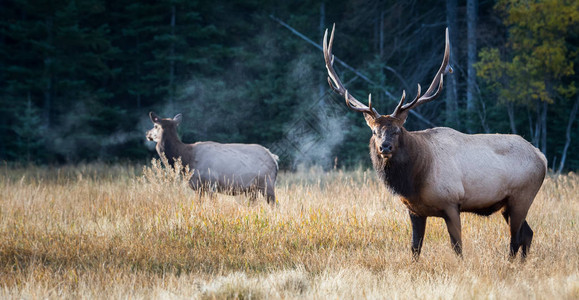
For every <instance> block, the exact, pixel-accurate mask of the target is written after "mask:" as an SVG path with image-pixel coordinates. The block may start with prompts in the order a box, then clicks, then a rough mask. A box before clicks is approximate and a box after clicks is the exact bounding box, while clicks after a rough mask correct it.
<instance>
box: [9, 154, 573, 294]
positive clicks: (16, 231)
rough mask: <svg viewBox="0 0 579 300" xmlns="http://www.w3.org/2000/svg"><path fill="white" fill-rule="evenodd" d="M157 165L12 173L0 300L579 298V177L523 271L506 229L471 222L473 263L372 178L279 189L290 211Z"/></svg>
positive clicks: (568, 181)
mask: <svg viewBox="0 0 579 300" xmlns="http://www.w3.org/2000/svg"><path fill="white" fill-rule="evenodd" d="M182 177H183V176H181V175H180V173H178V172H173V171H172V170H167V169H163V168H162V167H161V166H160V163H159V162H158V161H155V162H154V164H153V165H151V166H150V167H147V168H145V169H144V171H142V170H140V168H138V167H134V166H105V165H85V166H77V167H63V168H58V169H54V168H40V167H26V168H17V169H15V168H8V167H3V168H0V191H1V193H0V298H79V297H82V298H191V297H192V298H201V299H203V298H209V299H212V298H218V299H220V298H239V299H242V298H243V299H260V298H288V299H292V298H299V299H302V298H341V299H343V298H350V299H352V298H355V299H359V298H410V297H420V298H503V297H508V298H539V299H541V298H547V299H554V298H557V299H565V298H566V299H578V298H579V242H578V238H579V231H578V227H577V226H578V224H577V223H578V221H579V201H578V195H579V176H577V175H575V174H569V175H565V176H559V177H554V176H551V177H549V178H547V179H546V181H545V183H544V186H543V188H542V189H541V191H540V192H539V195H538V196H537V198H536V199H535V203H534V204H533V206H532V207H531V210H530V212H529V215H528V218H527V220H528V222H529V224H530V225H531V227H532V228H533V230H534V231H535V236H534V241H533V245H532V247H531V252H530V255H529V257H528V259H527V261H526V262H525V263H521V262H520V261H519V260H518V259H517V260H515V261H509V260H508V258H507V253H508V243H509V231H508V227H507V226H506V224H505V222H504V220H503V219H502V217H501V216H500V215H499V214H497V215H493V216H491V217H488V218H484V217H478V216H474V215H469V214H463V215H462V216H463V219H462V225H463V242H464V245H463V247H464V249H463V250H464V258H463V259H459V258H457V257H456V256H455V255H454V253H453V251H452V249H451V247H450V243H449V238H448V234H447V232H446V228H445V225H444V223H443V221H442V220H439V219H436V218H430V219H429V221H428V224H427V231H426V239H425V242H424V248H423V253H422V256H421V258H420V260H419V261H418V262H413V261H412V259H411V255H410V249H409V248H410V236H411V231H410V224H409V220H408V214H407V211H406V209H405V208H404V206H403V205H402V204H401V203H400V201H399V200H398V199H397V198H396V197H395V196H393V195H391V194H390V193H389V192H388V191H387V190H386V188H384V187H383V185H382V184H381V183H380V182H378V181H377V179H376V176H375V174H374V172H373V171H365V170H356V171H352V172H341V171H336V172H330V173H324V172H321V171H320V170H316V169H312V170H308V171H302V172H299V173H295V174H290V173H282V174H280V176H279V180H278V187H277V196H278V201H279V205H278V207H277V208H273V209H272V208H270V207H269V206H268V205H267V204H266V203H265V200H264V199H260V200H258V201H257V202H255V203H249V202H248V201H247V200H246V199H245V198H244V197H230V196H223V195H217V196H216V197H213V198H211V197H208V196H202V197H198V196H197V195H196V194H195V193H193V192H192V191H191V190H190V189H189V188H188V187H187V185H186V184H185V183H184V181H183V180H182Z"/></svg>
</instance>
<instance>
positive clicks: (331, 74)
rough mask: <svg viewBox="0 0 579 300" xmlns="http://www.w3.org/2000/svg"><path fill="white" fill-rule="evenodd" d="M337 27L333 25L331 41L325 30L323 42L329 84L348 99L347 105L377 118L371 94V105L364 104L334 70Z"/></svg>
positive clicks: (377, 114)
mask: <svg viewBox="0 0 579 300" xmlns="http://www.w3.org/2000/svg"><path fill="white" fill-rule="evenodd" d="M335 29H336V24H334V25H333V26H332V33H331V34H330V42H329V43H328V29H326V31H325V32H324V42H323V45H322V46H323V51H324V60H325V62H326V69H327V70H328V84H329V85H330V87H331V88H332V90H333V91H334V92H336V93H338V94H340V95H342V96H344V98H345V99H346V105H347V106H348V107H349V108H350V109H352V110H355V111H359V112H363V113H367V114H370V115H371V116H372V117H374V118H377V117H379V116H380V114H379V113H378V112H377V111H376V109H374V108H372V102H371V99H372V98H371V96H370V98H369V101H370V103H369V106H366V105H364V104H362V103H361V102H360V101H358V100H357V99H356V98H354V97H353V96H352V95H350V93H349V92H348V90H347V89H346V88H345V87H344V85H343V84H342V81H341V80H340V78H339V77H338V75H337V74H336V71H335V70H334V59H335V57H334V55H333V54H332V45H333V43H334V32H335Z"/></svg>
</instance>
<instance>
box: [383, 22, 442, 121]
mask: <svg viewBox="0 0 579 300" xmlns="http://www.w3.org/2000/svg"><path fill="white" fill-rule="evenodd" d="M449 61H450V42H449V38H448V28H446V32H445V46H444V57H443V59H442V64H441V65H440V68H439V69H438V72H436V75H434V79H433V80H432V82H431V83H430V86H429V87H428V89H427V90H426V92H425V93H424V95H422V96H421V95H420V92H421V87H420V84H419V85H418V94H417V95H416V98H414V100H412V102H410V103H407V104H406V105H403V100H404V99H402V100H401V102H400V103H399V104H398V106H397V107H396V109H395V110H394V113H392V116H394V117H396V116H397V115H398V114H400V113H402V112H403V111H405V110H409V109H412V108H415V107H417V106H419V105H421V104H424V103H426V102H429V101H432V100H434V99H436V97H438V96H439V95H440V92H441V91H442V87H443V76H444V74H446V73H452V72H453V70H452V67H451V66H450V65H449ZM435 89H436V91H435Z"/></svg>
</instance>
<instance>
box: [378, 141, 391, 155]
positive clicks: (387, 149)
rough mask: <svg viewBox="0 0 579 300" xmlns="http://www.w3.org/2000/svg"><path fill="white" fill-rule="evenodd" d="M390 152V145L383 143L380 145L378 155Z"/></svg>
mask: <svg viewBox="0 0 579 300" xmlns="http://www.w3.org/2000/svg"><path fill="white" fill-rule="evenodd" d="M390 152H392V144H390V143H384V144H382V145H380V153H390Z"/></svg>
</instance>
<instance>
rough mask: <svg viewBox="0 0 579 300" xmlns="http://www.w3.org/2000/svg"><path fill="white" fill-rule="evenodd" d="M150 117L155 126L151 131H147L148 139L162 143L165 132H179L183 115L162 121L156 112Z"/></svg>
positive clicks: (151, 113)
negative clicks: (178, 127) (178, 128)
mask: <svg viewBox="0 0 579 300" xmlns="http://www.w3.org/2000/svg"><path fill="white" fill-rule="evenodd" d="M149 117H150V118H151V122H153V124H154V126H153V128H152V129H151V130H149V131H147V139H148V140H149V141H154V142H156V143H158V142H160V141H161V138H162V137H163V133H164V132H166V131H170V132H177V126H179V124H180V123H181V119H182V118H183V116H182V115H181V114H177V115H176V116H175V117H173V119H161V118H160V117H159V116H157V115H156V114H155V113H154V112H150V113H149Z"/></svg>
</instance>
